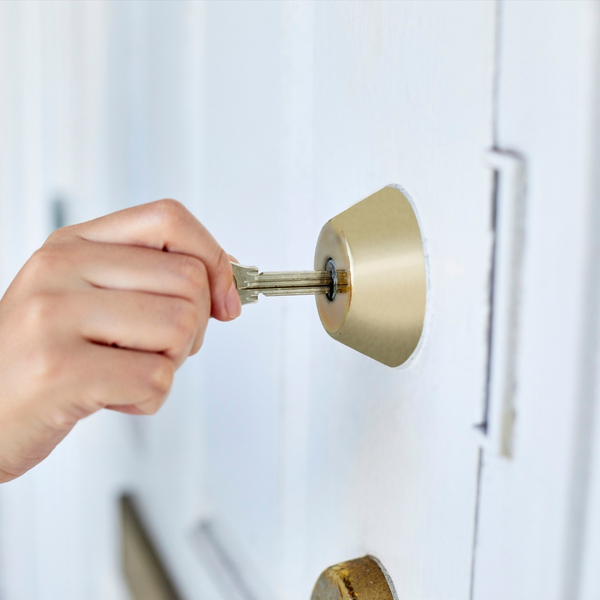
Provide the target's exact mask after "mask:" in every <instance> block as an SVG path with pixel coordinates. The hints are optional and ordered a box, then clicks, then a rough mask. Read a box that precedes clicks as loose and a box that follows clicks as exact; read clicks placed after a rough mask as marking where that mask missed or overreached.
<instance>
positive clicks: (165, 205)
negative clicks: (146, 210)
mask: <svg viewBox="0 0 600 600" xmlns="http://www.w3.org/2000/svg"><path fill="white" fill-rule="evenodd" d="M150 207H151V208H152V210H153V211H154V212H155V213H156V215H157V216H158V218H159V219H160V220H161V221H164V222H166V223H179V222H180V221H181V219H182V218H183V216H184V215H185V214H186V213H187V209H186V208H185V207H184V206H183V204H181V202H178V201H177V200H173V199H172V198H165V199H163V200H157V201H156V202H153V203H152V204H151V205H150Z"/></svg>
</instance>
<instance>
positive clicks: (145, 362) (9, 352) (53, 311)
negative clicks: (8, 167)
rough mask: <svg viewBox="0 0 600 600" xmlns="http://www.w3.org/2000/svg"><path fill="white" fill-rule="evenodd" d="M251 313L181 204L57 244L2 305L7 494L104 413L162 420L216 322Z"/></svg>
mask: <svg viewBox="0 0 600 600" xmlns="http://www.w3.org/2000/svg"><path fill="white" fill-rule="evenodd" d="M240 311H241V306H240V301H239V297H238V294H237V290H236V288H235V285H234V283H233V274H232V271H231V265H230V261H229V257H228V256H227V254H226V253H225V252H224V251H223V249H222V248H221V247H220V246H219V245H218V244H217V242H216V241H215V240H214V238H213V237H212V236H211V235H210V233H208V231H207V230H206V229H205V228H204V227H203V226H202V225H201V224H200V223H199V222H198V221H197V220H196V219H195V218H194V217H193V215H192V214H191V213H189V212H188V211H187V210H186V209H185V208H184V207H183V206H182V205H181V204H179V203H178V202H175V201H174V200H160V201H158V202H153V203H151V204H145V205H142V206H137V207H134V208H129V209H126V210H122V211H120V212H117V213H113V214H111V215H108V216H105V217H102V218H100V219H95V220H93V221H89V222H87V223H82V224H80V225H73V226H71V227H64V228H62V229H59V230H57V231H56V232H54V233H53V234H52V235H51V236H50V237H49V238H48V240H47V241H46V243H45V244H44V245H43V246H42V247H41V248H40V249H39V250H38V251H37V252H36V253H35V254H34V255H33V256H32V257H31V258H30V259H29V261H28V262H27V263H26V264H25V266H24V267H23V268H22V269H21V271H20V272H19V274H18V275H17V277H16V278H15V280H14V281H13V282H12V284H11V285H10V287H9V288H8V290H7V292H6V294H5V295H4V297H3V298H2V300H0V482H3V481H9V480H10V479H14V478H15V477H18V476H19V475H21V474H23V473H24V472H25V471H27V470H29V469H30V468H31V467H33V466H34V465H36V464H37V463H39V462H40V461H41V460H43V459H44V458H45V457H46V456H48V454H49V453H50V452H51V451H52V450H53V448H54V447H55V446H56V445H57V444H58V442H60V440H62V439H63V438H64V437H65V435H66V434H67V433H68V432H69V431H70V430H71V429H72V428H73V427H74V426H75V424H76V423H77V421H78V420H79V419H82V418H84V417H87V416H88V415H90V414H92V413H94V412H96V411H97V410H99V409H101V408H110V409H113V410H118V411H121V412H125V413H130V414H153V413H155V412H156V411H157V410H158V409H159V408H160V406H161V405H162V403H163V402H164V400H165V398H166V396H167V394H168V392H169V389H170V387H171V383H172V380H173V374H174V372H175V370H176V369H177V368H178V367H179V366H180V365H181V364H182V363H183V361H184V360H185V359H186V357H187V356H189V355H191V354H194V353H196V352H197V351H198V350H199V348H200V346H201V345H202V340H203V337H204V332H205V329H206V325H207V322H208V319H209V317H210V316H213V317H214V318H216V319H219V320H220V321H229V320H231V319H234V318H236V317H237V316H238V315H239V314H240Z"/></svg>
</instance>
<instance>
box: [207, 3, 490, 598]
mask: <svg viewBox="0 0 600 600" xmlns="http://www.w3.org/2000/svg"><path fill="white" fill-rule="evenodd" d="M207 11H208V12H207V25H206V26H207V31H208V36H207V46H206V60H207V78H206V94H207V105H206V119H207V122H206V137H205V139H204V143H205V145H206V154H207V163H206V165H207V166H206V187H205V190H204V192H205V201H204V207H203V217H204V218H205V220H206V222H207V224H209V226H210V227H211V228H212V229H213V230H214V231H215V233H216V235H217V237H218V239H219V240H220V241H221V242H222V243H223V244H224V245H225V247H226V248H228V250H229V251H230V252H232V253H234V254H235V255H236V256H237V258H238V259H239V260H240V261H242V262H244V263H250V264H256V265H258V266H259V268H261V269H264V270H267V269H283V268H310V267H311V265H312V253H313V251H314V244H315V242H316V238H317V235H318V232H319V229H320V227H321V226H322V224H323V223H325V221H326V220H327V219H329V218H330V217H332V216H334V215H335V214H337V213H338V212H340V211H342V210H344V209H345V208H347V207H348V206H349V205H351V204H353V203H354V202H356V201H358V200H360V199H362V198H364V197H366V196H368V195H369V194H371V193H373V192H374V191H376V190H378V189H379V188H381V187H383V186H384V185H387V184H400V185H402V186H403V187H404V188H405V189H406V191H407V194H408V195H410V196H411V197H412V199H413V201H414V203H415V206H416V209H417V211H418V214H419V217H420V222H421V226H422V232H423V238H424V241H425V247H426V252H427V257H428V278H429V290H428V310H427V317H426V327H425V334H424V337H423V340H422V343H421V346H420V348H419V349H418V350H417V352H416V354H415V356H414V357H413V358H412V359H411V360H410V361H409V363H408V364H407V365H405V366H404V367H402V368H399V369H389V368H387V367H384V366H382V365H380V364H378V363H375V362H373V361H372V360H370V359H368V358H366V357H364V356H361V355H359V354H357V353H355V352H353V351H352V350H350V349H349V348H346V347H344V346H341V345H339V344H336V342H334V341H333V340H332V339H330V338H329V337H328V336H327V335H326V334H325V332H324V331H323V330H322V328H321V325H320V323H319V321H318V316H317V313H316V309H315V308H314V306H313V303H314V301H313V300H311V299H310V298H309V299H307V298H295V299H265V298H261V299H260V301H259V303H258V305H256V306H249V307H246V308H245V309H244V315H243V317H242V319H240V320H239V322H237V323H235V324H233V325H227V326H224V325H221V324H217V323H214V324H212V325H211V331H210V332H209V335H208V337H207V343H206V346H205V349H204V359H205V363H206V366H207V370H206V377H207V380H208V383H207V393H206V396H205V403H206V419H207V421H206V429H207V432H208V433H207V448H208V465H209V466H208V471H207V474H208V475H207V480H206V489H207V490H208V492H207V493H208V494H209V496H210V499H211V500H210V511H209V519H210V520H211V521H212V522H214V523H215V531H218V530H219V528H221V530H222V531H224V532H226V533H224V534H223V535H224V537H225V538H227V540H228V543H229V544H230V545H231V548H230V552H231V554H232V556H235V557H237V560H239V561H241V562H243V563H244V564H245V565H251V567H252V568H251V572H252V573H254V574H255V575H256V576H257V578H258V579H260V581H261V582H262V583H263V584H264V585H261V586H260V589H259V590H258V591H257V592H256V593H257V594H259V593H263V594H264V597H269V594H273V595H274V596H276V597H281V598H293V599H294V600H295V599H296V598H297V599H300V598H308V597H309V596H310V589H311V587H312V585H313V584H314V582H315V581H316V578H317V576H318V574H319V572H320V571H321V570H323V569H324V568H325V567H326V566H328V565H329V564H332V563H335V562H338V561H340V560H344V559H348V558H352V557H355V556H360V555H362V554H365V553H372V554H374V555H375V556H377V557H379V558H380V559H381V560H382V561H383V564H384V565H385V566H386V567H387V568H388V569H389V571H390V573H391V575H392V577H393V579H394V581H395V583H396V587H397V589H398V592H399V594H400V596H401V597H410V598H419V597H422V598H432V597H453V598H454V597H466V596H467V595H468V593H469V585H470V567H471V555H472V545H473V525H474V515H475V504H476V489H477V474H478V445H477V441H478V440H477V437H476V434H475V430H474V426H475V425H476V424H477V423H479V422H480V421H481V419H482V412H483V406H484V397H485V385H486V383H485V382H486V358H487V328H488V319H489V317H488V311H489V287H488V286H489V278H490V264H491V263H490V260H491V241H492V237H491V198H492V190H491V185H492V176H491V172H490V171H489V170H488V169H486V168H485V166H484V163H483V159H482V155H483V151H484V149H486V148H488V147H490V146H491V145H492V97H493V94H492V87H493V86H492V83H493V77H492V72H493V51H494V47H493V45H494V44H493V40H494V6H493V4H491V3H476V4H473V3H464V4H461V3H448V4H443V3H442V4H438V3H435V4H430V3H418V2H415V3H410V2H407V3H361V2H357V3H353V2H340V3H336V2H328V3H316V4H312V3H310V4H309V3H290V5H285V4H280V3H252V4H250V3H244V5H243V6H242V5H240V4H238V3H235V4H233V3H213V4H211V5H210V6H209V7H208V8H207ZM425 71H426V73H425ZM240 568H241V570H242V571H244V570H245V569H246V567H240ZM249 585H251V584H249ZM267 588H268V589H269V592H268V593H265V592H264V590H265V589H267ZM257 597H263V596H259V595H257Z"/></svg>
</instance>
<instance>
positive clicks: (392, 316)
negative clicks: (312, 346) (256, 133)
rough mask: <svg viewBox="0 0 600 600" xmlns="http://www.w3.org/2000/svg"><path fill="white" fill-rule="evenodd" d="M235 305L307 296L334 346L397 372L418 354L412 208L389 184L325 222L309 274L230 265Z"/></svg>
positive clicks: (419, 270)
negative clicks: (312, 298)
mask: <svg viewBox="0 0 600 600" xmlns="http://www.w3.org/2000/svg"><path fill="white" fill-rule="evenodd" d="M232 266H233V274H234V277H235V280H236V284H237V288H238V293H239V295H240V299H241V301H242V304H248V303H252V302H256V301H257V299H258V294H259V293H260V294H264V295H265V296H290V295H301V294H314V295H315V296H316V301H317V310H318V311H319V317H320V319H321V323H322V324H323V327H324V328H325V331H327V333H328V334H329V335H330V336H331V337H332V338H333V339H335V340H337V341H338V342H341V343H342V344H345V345H346V346H349V347H350V348H353V349H354V350H357V351H358V352H361V353H362V354H366V355H367V356H369V357H371V358H374V359H375V360H377V361H379V362H381V363H383V364H385V365H388V366H389V367H397V366H399V365H401V364H402V363H404V362H405V361H406V360H408V358H409V357H410V356H411V354H412V353H413V352H414V351H415V349H416V348H417V345H418V343H419V340H420V339H421V333H422V331H423V323H424V320H425V304H426V276H425V256H424V253H423V244H422V240H421V231H420V229H419V223H418V221H417V217H416V215H415V212H414V210H413V207H412V205H411V203H410V202H409V201H408V199H407V198H406V196H405V195H404V194H403V193H402V192H401V191H400V190H399V189H398V188H396V187H393V186H389V187H385V188H383V189H382V190H379V191H378V192H376V193H375V194H373V195H372V196H369V197H368V198H365V199H364V200H362V201H361V202H359V203H358V204H355V205H354V206H351V207H350V208H349V209H348V210H345V211H344V212H342V213H340V214H339V215H337V216H336V217H334V218H333V219H331V220H330V221H328V222H327V223H325V225H324V227H323V229H322V230H321V233H320V235H319V239H318V241H317V248H316V251H315V263H314V268H315V270H314V271H290V272H274V273H259V272H258V269H257V268H256V267H244V266H242V265H238V264H233V265H232Z"/></svg>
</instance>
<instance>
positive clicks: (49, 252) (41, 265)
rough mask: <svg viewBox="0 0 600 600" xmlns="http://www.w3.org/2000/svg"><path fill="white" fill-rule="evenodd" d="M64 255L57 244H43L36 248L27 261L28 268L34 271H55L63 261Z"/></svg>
mask: <svg viewBox="0 0 600 600" xmlns="http://www.w3.org/2000/svg"><path fill="white" fill-rule="evenodd" d="M62 260H63V257H62V256H61V252H60V251H58V249H57V248H56V246H54V245H51V246H42V247H41V248H40V249H39V250H36V251H35V252H34V253H33V254H32V255H31V258H30V259H29V260H28V261H27V265H26V267H27V270H28V271H33V272H34V273H36V274H37V273H48V271H53V270H54V269H56V267H57V266H58V265H59V264H60V263H61V262H62Z"/></svg>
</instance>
